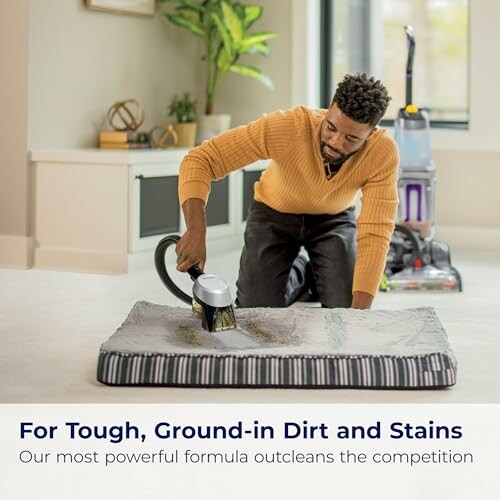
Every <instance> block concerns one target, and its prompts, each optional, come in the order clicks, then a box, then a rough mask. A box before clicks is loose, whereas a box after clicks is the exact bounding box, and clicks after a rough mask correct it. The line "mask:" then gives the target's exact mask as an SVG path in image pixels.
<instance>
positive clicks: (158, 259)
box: [155, 234, 203, 305]
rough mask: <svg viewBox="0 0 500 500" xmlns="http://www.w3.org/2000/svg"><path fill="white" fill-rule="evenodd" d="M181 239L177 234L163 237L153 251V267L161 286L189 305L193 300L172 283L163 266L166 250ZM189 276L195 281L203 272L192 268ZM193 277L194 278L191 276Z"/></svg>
mask: <svg viewBox="0 0 500 500" xmlns="http://www.w3.org/2000/svg"><path fill="white" fill-rule="evenodd" d="M180 239H181V237H180V236H178V235H177V234H171V235H169V236H165V238H163V239H162V240H161V241H160V243H158V245H157V247H156V249H155V267H156V272H157V273H158V275H159V276H160V279H161V280H162V282H163V284H164V285H165V286H166V287H167V288H168V289H169V290H170V291H171V292H172V293H173V294H174V295H175V296H176V297H177V298H178V299H180V300H182V301H183V302H185V303H186V304H189V305H191V304H192V303H193V298H192V297H191V296H189V295H188V294H187V293H184V292H183V291H182V290H181V289H180V288H179V287H178V286H177V285H176V284H175V283H174V282H173V281H172V278H171V277H170V276H169V274H168V272H167V268H166V266H165V253H166V251H167V248H168V247H170V246H172V245H177V243H178V242H179V240H180ZM188 272H189V274H190V276H191V277H192V278H193V279H196V278H197V277H198V276H199V275H200V274H203V271H201V269H200V268H198V267H192V268H190V269H189V270H188ZM193 275H195V276H193Z"/></svg>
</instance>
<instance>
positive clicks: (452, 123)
mask: <svg viewBox="0 0 500 500" xmlns="http://www.w3.org/2000/svg"><path fill="white" fill-rule="evenodd" d="M335 1H336V0H320V5H319V9H320V29H319V36H320V55H319V59H320V61H319V62H320V65H319V66H320V69H319V71H320V91H319V98H320V106H321V107H323V108H328V107H329V106H330V103H331V99H332V97H333V93H334V86H333V84H334V79H335V78H334V75H333V65H332V61H333V53H334V47H333V29H332V26H333V22H332V19H333V12H334V7H335ZM365 5H366V7H365V8H364V12H363V15H364V16H366V17H365V19H364V20H363V21H362V22H363V23H364V24H365V25H367V26H371V24H370V21H371V17H372V12H371V8H372V7H373V5H372V4H371V2H370V1H369V0H368V2H366V4H365ZM470 17H471V0H468V1H467V19H468V22H467V61H466V65H467V96H466V102H465V105H466V107H467V116H468V119H467V120H435V119H431V120H430V127H431V128H433V129H450V130H469V125H470V94H471V86H470V82H471V74H470V73H471V71H470V58H471V39H470V38H471V37H470V34H471V23H470ZM368 31H369V30H368ZM371 37H372V34H371V33H370V32H368V34H367V36H366V39H368V40H369V41H370V39H371ZM365 42H366V40H365ZM364 50H369V49H368V47H367V45H366V43H365V48H364ZM395 118H396V117H394V118H392V119H390V118H383V119H382V120H381V121H380V125H381V126H383V127H392V126H393V125H394V120H395Z"/></svg>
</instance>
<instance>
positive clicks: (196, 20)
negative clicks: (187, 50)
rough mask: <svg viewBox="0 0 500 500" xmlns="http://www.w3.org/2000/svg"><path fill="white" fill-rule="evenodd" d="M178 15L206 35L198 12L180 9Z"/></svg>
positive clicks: (184, 8) (186, 8) (185, 8)
mask: <svg viewBox="0 0 500 500" xmlns="http://www.w3.org/2000/svg"><path fill="white" fill-rule="evenodd" d="M176 14H177V15H180V16H182V17H184V18H185V19H187V20H188V21H190V22H191V23H192V24H193V25H195V26H197V27H198V28H199V29H200V30H201V31H203V34H205V30H204V28H203V25H202V24H201V20H200V14H199V12H198V11H196V10H194V9H192V8H191V7H178V8H177V11H176Z"/></svg>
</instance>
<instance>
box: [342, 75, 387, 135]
mask: <svg viewBox="0 0 500 500" xmlns="http://www.w3.org/2000/svg"><path fill="white" fill-rule="evenodd" d="M390 101H391V98H390V97H389V95H388V93H387V89H386V88H385V87H384V85H383V84H382V82H381V81H380V80H375V78H373V76H370V77H369V76H368V75H367V74H366V73H363V74H356V75H345V76H344V79H343V80H342V81H341V82H340V83H339V84H338V85H337V89H336V91H335V95H334V96H333V99H332V104H333V103H336V104H337V106H338V108H339V109H340V111H342V113H344V114H345V115H347V116H348V117H349V118H351V119H352V120H354V121H356V122H359V123H368V124H370V125H371V126H372V127H374V126H375V125H377V124H378V122H379V121H380V120H381V119H382V117H383V116H384V114H385V112H386V110H387V106H389V102H390Z"/></svg>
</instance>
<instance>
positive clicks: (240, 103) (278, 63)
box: [215, 0, 293, 126]
mask: <svg viewBox="0 0 500 500" xmlns="http://www.w3.org/2000/svg"><path fill="white" fill-rule="evenodd" d="M256 3H257V4H259V5H261V6H262V7H263V8H264V11H263V14H262V17H261V18H260V19H259V20H258V21H257V22H256V23H255V24H254V25H253V26H252V28H251V31H252V32H258V31H275V32H277V33H278V35H279V36H278V37H276V38H274V39H272V40H269V42H268V43H269V47H270V49H271V53H270V55H269V56H268V57H264V56H260V55H254V56H242V58H241V60H240V62H241V63H242V64H248V65H252V66H256V67H258V68H259V69H260V70H262V71H263V72H264V73H265V74H266V75H268V76H269V77H271V79H272V81H273V84H274V90H269V89H268V88H267V87H265V86H264V85H262V84H261V83H260V82H258V81H257V80H254V79H253V78H248V77H244V76H241V75H237V74H234V73H229V74H227V75H226V76H225V77H224V80H222V81H221V84H220V87H219V89H218V94H217V101H216V103H215V112H219V113H231V115H232V124H233V125H234V126H236V125H241V124H243V123H246V122H248V121H250V120H253V119H255V118H258V117H259V116H261V115H262V114H263V113H269V112H271V111H275V110H277V109H284V108H288V107H290V105H291V93H292V82H291V76H292V58H293V54H292V52H291V50H290V47H291V46H292V31H291V28H292V26H291V24H292V0H279V1H276V0H259V1H258V2H256Z"/></svg>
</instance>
